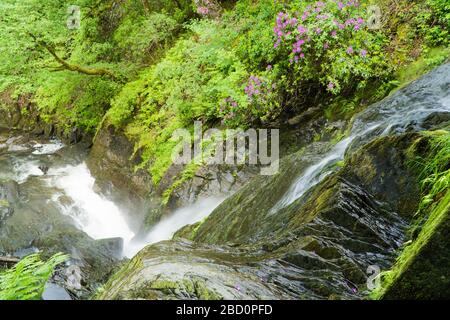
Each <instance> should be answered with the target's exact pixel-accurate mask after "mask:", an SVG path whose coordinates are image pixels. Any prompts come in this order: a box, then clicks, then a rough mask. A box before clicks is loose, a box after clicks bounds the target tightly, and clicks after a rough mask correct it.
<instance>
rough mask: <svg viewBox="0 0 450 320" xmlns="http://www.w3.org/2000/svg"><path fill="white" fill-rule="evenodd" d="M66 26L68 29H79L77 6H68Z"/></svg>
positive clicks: (79, 17)
mask: <svg viewBox="0 0 450 320" xmlns="http://www.w3.org/2000/svg"><path fill="white" fill-rule="evenodd" d="M66 25H67V28H69V29H70V30H74V29H80V26H81V9H80V7H79V6H74V5H72V6H69V7H68V8H67V21H66Z"/></svg>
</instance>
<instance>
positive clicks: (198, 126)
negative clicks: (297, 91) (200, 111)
mask: <svg viewBox="0 0 450 320" xmlns="http://www.w3.org/2000/svg"><path fill="white" fill-rule="evenodd" d="M172 139H173V140H174V141H177V142H178V144H177V146H176V147H175V148H174V150H173V152H172V161H173V163H174V164H183V165H187V164H190V163H192V162H194V163H198V164H203V165H204V164H206V165H220V164H227V165H243V164H249V165H259V166H261V169H260V173H261V174H262V175H274V174H276V173H278V169H279V163H280V159H279V157H280V131H279V129H258V130H257V129H248V130H245V131H244V130H242V129H226V130H219V129H216V128H212V129H208V130H206V131H205V132H203V124H202V122H200V121H196V122H194V132H193V134H192V133H191V132H190V131H189V130H187V129H177V130H175V131H174V133H173V135H172ZM269 149H270V150H269Z"/></svg>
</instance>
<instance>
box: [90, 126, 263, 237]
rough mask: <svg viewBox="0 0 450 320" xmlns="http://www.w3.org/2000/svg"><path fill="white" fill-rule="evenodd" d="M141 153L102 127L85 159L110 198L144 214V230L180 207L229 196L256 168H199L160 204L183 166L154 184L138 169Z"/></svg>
mask: <svg viewBox="0 0 450 320" xmlns="http://www.w3.org/2000/svg"><path fill="white" fill-rule="evenodd" d="M141 153H142V150H137V151H135V143H134V142H133V141H131V140H130V139H129V138H128V137H127V136H126V135H125V134H124V133H123V132H121V131H120V129H116V128H114V126H112V125H107V124H105V125H104V126H103V127H102V128H101V129H100V130H99V132H98V133H97V135H96V138H95V140H94V144H93V147H92V150H91V152H90V154H89V158H88V166H89V169H90V170H91V172H92V173H93V175H94V176H95V177H96V178H97V181H98V184H99V186H100V188H101V189H103V190H105V189H110V188H108V187H109V186H110V185H111V184H112V185H113V186H114V189H115V190H116V193H115V194H113V195H112V196H113V198H115V199H116V200H117V202H118V203H122V204H123V208H124V210H125V211H128V212H129V213H130V214H131V215H133V213H136V212H142V213H144V214H143V215H141V216H140V217H137V218H139V220H140V221H142V222H143V223H142V224H143V225H144V226H143V228H142V229H143V231H146V230H148V229H149V228H150V227H151V226H153V225H154V224H156V223H157V222H159V221H160V220H161V218H162V217H163V216H164V215H165V214H168V213H169V212H172V211H174V210H176V209H178V208H180V207H183V206H188V205H191V204H193V203H194V202H195V201H197V200H198V199H200V198H203V197H213V196H224V195H230V194H232V193H233V192H235V191H236V190H237V189H238V188H240V187H241V186H242V185H243V184H244V183H245V182H246V181H247V180H248V179H250V177H252V176H253V175H254V174H255V171H256V169H255V168H238V167H237V166H208V167H202V168H199V170H198V171H197V172H196V173H195V176H194V177H193V179H189V180H187V181H185V182H184V183H182V184H181V185H179V186H178V187H177V188H174V190H173V192H172V194H171V196H170V199H169V202H168V203H167V204H163V193H164V191H165V190H166V189H168V188H170V186H171V185H172V184H173V183H174V182H175V179H176V177H177V175H178V174H179V173H181V172H182V170H183V167H182V166H179V165H173V166H172V167H171V168H169V170H168V171H167V172H166V174H165V176H164V177H163V179H162V181H161V183H160V184H158V185H157V186H156V185H154V183H153V181H152V177H151V176H150V174H149V172H148V170H147V169H145V168H144V169H138V170H135V168H136V167H138V166H139V165H140V164H141V162H142V158H141ZM130 208H131V209H130Z"/></svg>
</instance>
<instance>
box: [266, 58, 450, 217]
mask: <svg viewBox="0 0 450 320" xmlns="http://www.w3.org/2000/svg"><path fill="white" fill-rule="evenodd" d="M435 72H441V73H442V78H439V77H436V78H434V79H433V78H432V77H429V76H425V77H423V78H421V79H419V80H417V81H416V82H415V83H414V84H412V85H411V86H409V87H407V88H406V89H404V90H400V91H397V92H396V93H395V94H393V95H392V96H389V97H387V98H385V99H384V100H382V101H380V102H378V103H376V104H374V105H372V106H370V107H369V108H368V109H366V110H365V111H363V112H362V113H360V114H359V115H357V116H356V118H355V119H354V121H353V125H352V128H351V131H350V134H349V136H348V137H347V138H346V139H344V140H342V141H341V142H339V143H338V144H337V145H336V146H335V147H334V148H333V149H331V150H330V151H329V152H328V153H327V154H325V155H324V156H323V160H321V161H319V162H318V163H316V164H314V165H312V166H310V167H309V168H307V169H306V170H305V172H304V173H303V174H302V175H301V176H300V177H299V178H298V179H297V180H296V181H295V182H294V183H293V185H292V186H291V187H290V188H289V190H288V191H287V193H286V194H285V195H284V196H283V197H282V198H281V199H280V200H279V201H278V202H277V203H276V204H275V205H274V206H273V207H272V208H271V209H270V210H269V212H268V214H269V215H272V214H275V213H276V212H277V211H279V210H281V209H283V208H285V207H287V206H288V205H290V204H292V203H293V202H295V201H296V200H297V199H299V198H301V197H302V196H303V195H304V194H305V193H306V192H307V191H308V190H309V189H310V188H311V187H313V186H315V185H317V184H318V183H320V182H321V181H322V180H323V179H324V178H325V177H326V176H327V175H329V174H330V173H332V172H333V170H332V169H330V168H331V167H332V166H333V164H336V163H337V162H338V161H341V160H343V159H344V157H345V153H346V151H347V149H348V148H349V147H352V145H353V144H358V145H361V142H362V141H366V142H367V141H369V140H370V139H372V138H374V137H381V136H385V135H388V134H391V133H402V132H406V131H407V128H408V126H416V127H417V129H420V125H418V124H420V123H421V121H423V120H424V119H425V118H426V117H427V116H429V115H430V114H432V113H434V112H444V111H447V112H449V111H450V77H449V74H450V64H447V65H444V66H442V67H441V68H440V69H439V71H435ZM433 82H435V83H433ZM410 91H411V92H412V93H413V94H411V95H409V93H410ZM416 91H420V92H422V94H421V98H413V97H414V96H415V94H414V93H416ZM435 97H440V99H439V100H437V101H436V100H435Z"/></svg>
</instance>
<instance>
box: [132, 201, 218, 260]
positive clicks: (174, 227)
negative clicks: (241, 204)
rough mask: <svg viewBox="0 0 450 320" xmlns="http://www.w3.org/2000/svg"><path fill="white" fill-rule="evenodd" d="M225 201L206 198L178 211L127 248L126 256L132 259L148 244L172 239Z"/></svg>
mask: <svg viewBox="0 0 450 320" xmlns="http://www.w3.org/2000/svg"><path fill="white" fill-rule="evenodd" d="M223 200H224V198H215V197H211V198H206V199H202V200H199V201H198V202H196V203H195V204H193V205H192V206H188V207H185V208H181V209H178V210H176V211H175V212H174V213H173V214H172V215H171V216H170V217H167V218H165V219H163V220H162V221H160V222H159V223H158V224H156V225H155V226H154V227H153V228H152V229H151V230H150V232H149V233H148V234H147V235H146V236H145V237H144V239H143V240H140V241H136V242H132V243H131V244H129V245H128V246H126V247H125V250H124V254H125V256H127V257H132V256H134V255H135V254H136V253H137V252H138V251H139V250H140V249H142V248H143V247H144V246H146V245H148V244H152V243H156V242H159V241H163V240H168V239H171V238H172V236H173V235H174V234H175V232H176V231H178V230H179V229H181V228H182V227H184V226H186V225H189V224H194V223H196V222H199V221H201V220H203V219H205V218H206V217H207V216H208V215H209V214H210V213H211V212H212V211H213V210H214V209H215V208H217V206H218V205H219V204H220V203H221V202H222V201H223Z"/></svg>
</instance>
